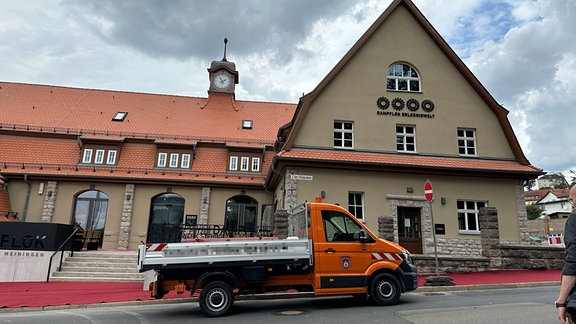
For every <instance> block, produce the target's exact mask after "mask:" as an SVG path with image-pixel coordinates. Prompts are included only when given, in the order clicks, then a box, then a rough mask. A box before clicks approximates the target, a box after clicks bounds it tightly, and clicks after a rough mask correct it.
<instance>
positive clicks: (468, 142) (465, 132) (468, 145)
mask: <svg viewBox="0 0 576 324" xmlns="http://www.w3.org/2000/svg"><path fill="white" fill-rule="evenodd" d="M458 154H460V155H467V156H476V131H475V130H474V129H466V128H458Z"/></svg>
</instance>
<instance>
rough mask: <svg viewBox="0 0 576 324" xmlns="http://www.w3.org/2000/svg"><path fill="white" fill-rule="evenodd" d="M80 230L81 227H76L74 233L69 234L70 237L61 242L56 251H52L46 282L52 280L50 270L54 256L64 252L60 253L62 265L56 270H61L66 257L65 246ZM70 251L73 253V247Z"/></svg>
mask: <svg viewBox="0 0 576 324" xmlns="http://www.w3.org/2000/svg"><path fill="white" fill-rule="evenodd" d="M78 230H79V228H75V229H74V231H73V232H72V234H70V236H68V238H67V239H66V240H65V241H64V242H63V243H62V244H60V246H59V247H58V249H56V251H54V253H52V255H51V256H50V262H49V263H48V273H47V274H46V282H48V281H50V271H51V270H52V258H54V256H55V255H56V253H58V252H62V253H61V254H60V265H59V266H58V269H57V270H56V271H60V270H61V269H62V259H63V258H64V247H65V246H66V244H67V243H68V242H70V240H71V239H72V238H73V237H74V235H76V232H78ZM70 251H71V253H74V252H73V251H72V247H70Z"/></svg>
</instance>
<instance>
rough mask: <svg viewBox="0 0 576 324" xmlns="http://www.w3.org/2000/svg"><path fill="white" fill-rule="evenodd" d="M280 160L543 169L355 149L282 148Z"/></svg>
mask: <svg viewBox="0 0 576 324" xmlns="http://www.w3.org/2000/svg"><path fill="white" fill-rule="evenodd" d="M278 159H295V160H299V161H329V162H338V163H347V164H352V165H358V164H359V163H361V164H363V165H367V166H368V165H373V166H380V167H402V168H404V167H405V168H419V167H420V168H433V169H436V170H439V169H447V170H452V171H457V170H464V171H481V172H495V173H496V172H502V173H514V174H519V173H520V174H522V173H526V174H531V175H533V174H537V173H541V172H542V170H541V169H539V168H536V167H534V166H532V165H522V164H520V163H518V162H515V161H502V160H483V159H465V158H456V157H438V156H419V155H400V154H384V153H363V152H355V151H341V150H338V151H331V150H314V149H310V150H308V149H294V148H293V149H292V150H290V151H281V152H280V153H279V154H278Z"/></svg>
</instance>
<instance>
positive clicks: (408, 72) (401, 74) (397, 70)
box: [386, 63, 420, 91]
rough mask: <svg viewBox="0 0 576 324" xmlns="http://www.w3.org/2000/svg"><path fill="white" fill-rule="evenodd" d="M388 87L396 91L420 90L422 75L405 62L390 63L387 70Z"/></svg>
mask: <svg viewBox="0 0 576 324" xmlns="http://www.w3.org/2000/svg"><path fill="white" fill-rule="evenodd" d="M386 80H387V82H386V83H387V84H386V89H388V90H394V91H420V76H419V75H418V72H417V71H416V69H415V68H414V67H412V66H410V65H408V64H405V63H396V64H392V65H390V67H389V68H388V71H387V72H386Z"/></svg>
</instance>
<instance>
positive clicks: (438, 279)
mask: <svg viewBox="0 0 576 324" xmlns="http://www.w3.org/2000/svg"><path fill="white" fill-rule="evenodd" d="M424 197H426V200H427V201H428V206H429V207H430V223H431V225H432V240H433V241H434V263H435V264H436V276H434V277H427V278H426V282H425V283H424V285H427V286H452V285H454V283H453V282H452V278H450V277H447V276H440V270H439V268H440V267H439V266H438V244H436V225H435V223H434V213H433V212H432V200H434V191H433V190H432V183H430V181H428V180H426V183H424Z"/></svg>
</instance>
